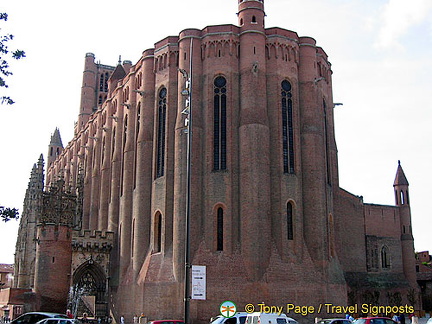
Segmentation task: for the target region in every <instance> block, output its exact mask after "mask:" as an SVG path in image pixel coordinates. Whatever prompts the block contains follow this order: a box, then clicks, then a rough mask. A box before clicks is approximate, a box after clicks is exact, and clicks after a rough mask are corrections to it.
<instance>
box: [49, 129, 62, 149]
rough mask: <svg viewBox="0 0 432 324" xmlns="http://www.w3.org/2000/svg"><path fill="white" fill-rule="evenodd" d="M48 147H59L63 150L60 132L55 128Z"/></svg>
mask: <svg viewBox="0 0 432 324" xmlns="http://www.w3.org/2000/svg"><path fill="white" fill-rule="evenodd" d="M50 145H53V146H60V147H62V148H63V143H62V140H61V136H60V130H59V129H58V128H57V127H56V129H55V131H54V134H52V135H51V142H50Z"/></svg>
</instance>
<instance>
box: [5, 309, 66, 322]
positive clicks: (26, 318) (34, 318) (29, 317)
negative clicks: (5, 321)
mask: <svg viewBox="0 0 432 324" xmlns="http://www.w3.org/2000/svg"><path fill="white" fill-rule="evenodd" d="M45 318H68V317H67V315H66V314H59V313H46V312H30V313H25V314H22V315H21V316H19V317H17V318H15V319H14V320H13V321H12V322H11V324H36V323H37V322H39V321H40V320H43V319H45Z"/></svg>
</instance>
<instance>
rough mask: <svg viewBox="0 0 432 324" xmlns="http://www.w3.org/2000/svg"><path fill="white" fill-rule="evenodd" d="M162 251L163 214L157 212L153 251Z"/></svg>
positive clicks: (154, 225)
mask: <svg viewBox="0 0 432 324" xmlns="http://www.w3.org/2000/svg"><path fill="white" fill-rule="evenodd" d="M161 251H162V214H161V213H159V212H157V213H156V215H155V217H154V224H153V253H158V252H161Z"/></svg>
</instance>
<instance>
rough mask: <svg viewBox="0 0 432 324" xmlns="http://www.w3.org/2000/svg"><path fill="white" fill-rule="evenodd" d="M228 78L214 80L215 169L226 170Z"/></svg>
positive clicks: (220, 77)
mask: <svg viewBox="0 0 432 324" xmlns="http://www.w3.org/2000/svg"><path fill="white" fill-rule="evenodd" d="M226 103H227V94H226V79H225V78H224V77H222V76H218V77H217V78H216V79H215V80H214V111H213V113H214V119H213V170H226V154H227V152H226V151H227V149H226V145H227V143H226V139H227V134H226V122H227V117H226Z"/></svg>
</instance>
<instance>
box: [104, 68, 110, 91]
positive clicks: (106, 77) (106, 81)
mask: <svg viewBox="0 0 432 324" xmlns="http://www.w3.org/2000/svg"><path fill="white" fill-rule="evenodd" d="M108 79H109V74H108V72H106V73H105V80H104V92H108Z"/></svg>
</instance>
